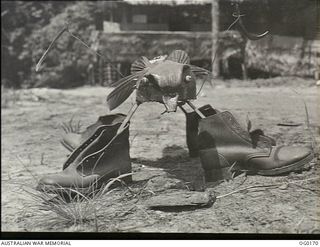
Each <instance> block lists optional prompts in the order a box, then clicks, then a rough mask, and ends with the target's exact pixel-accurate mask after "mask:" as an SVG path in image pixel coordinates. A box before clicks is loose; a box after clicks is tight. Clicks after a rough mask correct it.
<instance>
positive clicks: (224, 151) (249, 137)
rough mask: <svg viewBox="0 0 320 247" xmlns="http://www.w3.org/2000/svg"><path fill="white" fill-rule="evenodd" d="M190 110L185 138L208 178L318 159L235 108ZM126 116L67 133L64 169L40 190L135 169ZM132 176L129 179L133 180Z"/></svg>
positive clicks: (269, 171) (86, 183)
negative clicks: (237, 114) (251, 124)
mask: <svg viewBox="0 0 320 247" xmlns="http://www.w3.org/2000/svg"><path fill="white" fill-rule="evenodd" d="M199 110H200V111H201V112H202V113H203V115H204V116H205V118H203V119H201V118H200V117H199V115H198V114H197V113H195V112H191V113H187V112H185V114H186V132H187V134H186V138H187V146H188V148H189V154H190V156H191V157H197V156H199V157H200V160H201V164H202V167H203V169H204V172H205V178H206V181H207V182H218V181H221V180H224V179H229V178H231V177H232V176H233V174H234V173H235V172H239V171H243V170H245V171H248V172H250V173H254V174H260V175H279V174H282V173H287V172H290V171H293V170H296V169H299V168H301V167H302V166H303V165H304V164H306V163H308V162H309V161H311V160H312V158H313V153H312V151H311V150H310V149H309V148H306V147H288V146H277V145H276V143H275V141H274V140H273V139H272V138H270V137H267V136H265V135H264V134H263V132H262V131H261V130H256V131H253V132H251V133H249V132H248V131H246V130H244V129H243V128H242V127H241V126H240V125H239V123H238V122H237V120H236V119H235V118H234V117H233V115H232V114H231V113H230V112H227V111H225V112H219V111H217V110H215V109H213V108H212V107H211V106H210V105H205V106H203V107H201V108H199ZM124 118H125V115H122V114H115V115H106V116H102V117H100V118H99V119H98V121H97V122H96V123H95V124H93V125H91V126H89V127H88V128H87V129H86V130H85V131H84V132H82V133H72V132H70V133H68V134H67V135H65V137H64V139H63V141H62V144H63V145H64V146H65V147H66V148H67V149H69V150H70V151H72V153H71V154H70V156H69V157H68V159H67V161H66V162H65V163H64V165H63V170H62V171H61V172H59V173H56V174H52V175H47V176H45V177H43V178H42V179H41V180H40V182H39V184H38V189H40V190H45V189H50V190H51V191H54V190H55V189H68V188H72V189H76V190H77V191H80V192H81V193H86V192H88V191H90V188H92V185H95V188H96V189H98V188H99V187H101V185H102V184H104V183H106V182H107V181H108V180H109V179H110V178H115V177H117V176H119V175H120V174H125V173H130V172H131V161H130V155H129V124H127V126H126V127H125V128H124V130H123V131H122V132H121V133H119V134H117V131H118V128H119V126H120V125H121V123H122V121H123V120H124ZM130 181H131V176H128V177H126V178H125V182H130Z"/></svg>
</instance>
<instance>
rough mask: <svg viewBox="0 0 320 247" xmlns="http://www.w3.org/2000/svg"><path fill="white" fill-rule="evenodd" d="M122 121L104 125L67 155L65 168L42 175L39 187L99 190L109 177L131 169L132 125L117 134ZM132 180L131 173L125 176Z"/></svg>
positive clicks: (128, 180) (88, 191)
mask: <svg viewBox="0 0 320 247" xmlns="http://www.w3.org/2000/svg"><path fill="white" fill-rule="evenodd" d="M120 125H121V123H115V124H111V125H101V126H99V127H98V128H97V129H96V130H95V131H94V133H93V134H92V135H91V136H89V138H87V140H85V141H84V142H83V143H82V144H81V145H80V146H79V147H78V148H76V149H75V150H74V151H73V152H72V153H71V154H70V156H69V157H68V159H67V161H66V162H65V163H64V165H63V170H62V171H61V172H59V173H56V174H51V175H47V176H45V177H43V178H42V179H41V180H40V181H39V184H38V187H37V189H38V190H46V191H50V192H56V191H61V190H64V189H66V190H67V189H73V190H76V191H78V192H80V193H82V194H88V193H91V192H92V189H94V190H97V189H99V188H100V187H101V186H102V184H104V183H106V182H107V181H108V180H109V179H111V178H115V177H118V176H119V175H120V174H126V173H130V172H131V161H130V156H129V124H127V126H126V127H125V128H124V130H123V131H122V132H121V133H120V134H117V130H118V128H119V127H120ZM124 181H125V182H131V176H128V177H126V178H125V179H124Z"/></svg>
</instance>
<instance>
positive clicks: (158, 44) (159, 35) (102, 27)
mask: <svg viewBox="0 0 320 247" xmlns="http://www.w3.org/2000/svg"><path fill="white" fill-rule="evenodd" d="M211 2H212V0H162V1H161V0H122V1H99V2H98V3H97V12H98V13H97V16H96V23H97V25H96V26H97V30H98V31H99V34H98V35H97V36H96V43H97V44H96V46H97V47H98V48H97V49H99V51H101V52H102V53H104V54H105V55H106V56H107V57H109V58H110V59H112V61H114V63H115V64H114V66H117V67H118V68H120V69H121V71H122V73H123V74H128V73H129V69H130V64H131V63H132V62H133V61H134V60H135V59H136V58H138V57H139V56H141V55H144V56H147V57H149V58H152V57H154V56H158V55H161V54H166V53H168V52H170V51H172V50H174V49H184V50H186V51H187V52H188V53H189V55H190V57H191V60H192V62H193V63H194V64H197V65H200V66H205V67H207V68H210V62H211V57H212V54H211V44H212V41H211V38H212V36H211V35H212V34H211V31H212V23H211V20H212V18H211V16H212V13H213V12H212V8H211ZM235 2H237V3H241V10H242V12H243V13H245V17H244V18H243V21H244V24H245V26H246V27H247V29H248V30H249V31H251V32H257V33H261V32H263V31H265V30H266V29H268V30H270V35H269V37H268V38H265V39H263V40H261V41H258V42H249V53H248V54H249V56H248V57H244V52H241V51H242V50H243V49H247V48H246V47H247V46H248V42H247V40H244V37H243V36H242V35H241V34H240V33H239V32H238V31H236V30H234V29H232V30H231V31H228V32H224V30H226V29H227V28H228V26H229V25H230V24H231V23H232V22H233V21H234V17H233V16H232V13H233V11H234V7H233V5H232V4H233V3H235ZM318 7H319V6H318V5H317V1H316V0H220V1H219V10H218V11H217V13H218V15H219V31H220V33H219V37H218V41H219V51H218V55H219V61H218V62H219V64H220V70H221V73H222V75H225V76H230V74H232V75H231V76H238V77H239V76H241V75H242V71H241V64H242V63H245V64H248V65H250V66H251V67H252V68H253V70H257V71H259V68H254V66H255V65H257V64H259V61H258V63H257V61H256V59H255V57H257V54H256V51H255V52H252V49H257V50H258V51H259V50H262V51H263V50H269V51H270V49H272V47H270V45H271V46H273V44H274V43H276V46H277V49H278V50H279V49H281V50H283V51H284V52H289V51H290V49H292V48H294V49H295V50H296V51H297V52H296V53H299V52H300V53H301V52H302V53H306V51H307V50H309V51H311V50H314V47H315V46H317V42H313V41H314V40H316V38H317V35H318V33H319V32H318V31H317V27H318V25H317V22H316V19H317V10H319V8H318ZM303 46H304V47H303ZM306 46H307V50H306V51H301V49H305V48H306ZM297 47H298V48H297ZM278 50H277V52H278ZM307 53H308V52H307ZM309 53H310V52H309ZM309 53H308V54H309ZM311 53H312V54H311ZM311 53H310V54H311V55H310V54H309V55H308V56H309V58H310V59H311V57H313V56H314V54H313V53H314V52H311ZM261 54H264V53H263V52H262V53H261ZM250 55H253V56H255V57H253V58H251V57H250ZM264 55H265V54H264ZM297 56H300V57H301V54H300V55H299V54H298V55H297ZM304 56H305V54H304ZM258 57H259V56H258ZM259 58H260V57H259ZM250 59H251V60H250ZM297 59H299V58H297ZM297 59H296V60H297ZM303 59H304V60H305V58H303ZM310 59H309V60H310ZM260 61H261V59H260ZM295 62H296V61H295ZM260 63H262V64H263V63H265V61H263V60H262V61H261V62H260ZM309 63H311V64H312V63H313V60H312V59H311V60H310V61H309ZM275 64H276V63H275ZM289 64H290V63H289ZM250 66H249V67H250ZM259 66H260V65H259ZM286 66H287V65H286V64H285V65H284V68H283V69H282V70H284V71H281V69H280V71H279V69H278V70H277V71H265V72H266V73H269V72H270V73H271V72H272V73H271V74H283V73H285V70H286V68H285V67H286ZM308 66H309V65H308ZM308 66H307V67H308ZM310 66H311V65H310ZM310 66H309V67H310ZM95 67H96V68H97V66H95ZM98 67H99V69H98V71H99V72H98V74H99V75H100V77H101V73H102V74H104V75H108V77H109V79H107V81H110V80H111V81H113V80H116V79H119V78H118V75H117V74H116V73H113V74H112V75H109V74H110V73H111V72H110V73H109V72H102V70H107V71H112V69H110V65H105V64H102V63H101V61H100V64H99V66H98ZM269 67H270V68H272V66H269ZM276 67H279V66H278V65H276ZM280 67H281V66H280ZM311 67H312V66H311ZM270 68H269V69H270ZM249 69H250V68H249ZM262 69H263V70H266V66H263V67H262ZM96 71H97V69H96ZM291 71H294V70H292V69H291ZM273 72H274V73H273ZM290 73H292V72H290ZM228 74H229V75H228ZM304 74H309V73H308V72H306V73H304ZM104 81H106V80H104Z"/></svg>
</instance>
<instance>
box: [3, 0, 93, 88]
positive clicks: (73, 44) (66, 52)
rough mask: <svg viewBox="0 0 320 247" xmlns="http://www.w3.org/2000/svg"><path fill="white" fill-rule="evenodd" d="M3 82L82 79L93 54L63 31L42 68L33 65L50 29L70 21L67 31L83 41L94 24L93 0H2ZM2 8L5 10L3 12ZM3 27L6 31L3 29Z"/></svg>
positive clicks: (51, 83) (67, 83) (72, 82)
mask: <svg viewBox="0 0 320 247" xmlns="http://www.w3.org/2000/svg"><path fill="white" fill-rule="evenodd" d="M1 5H2V9H4V11H3V12H2V13H4V16H2V19H3V20H4V21H5V23H4V25H3V30H2V37H1V38H2V41H3V43H5V45H4V46H3V48H2V52H3V53H2V54H3V55H2V64H1V67H2V69H3V71H5V73H4V75H3V76H2V78H3V79H2V84H3V85H4V86H10V87H39V86H46V87H56V88H61V87H64V88H66V87H72V86H78V85H82V84H83V83H84V82H85V81H86V79H87V73H86V71H87V69H86V68H87V66H88V64H89V63H90V61H91V60H92V58H93V56H92V55H91V54H90V52H89V51H88V50H87V49H86V48H85V47H84V46H83V45H82V44H81V43H80V42H79V41H77V40H75V39H74V38H72V37H71V36H70V35H68V34H67V33H65V34H63V35H62V36H61V37H60V39H59V40H58V41H57V43H56V45H55V46H54V47H53V49H52V50H51V52H50V53H49V55H48V57H47V58H46V61H45V63H44V64H43V66H42V67H43V69H42V71H40V72H38V73H36V72H35V65H36V63H37V62H38V60H39V59H40V57H41V56H42V54H43V53H44V51H45V50H46V49H47V47H48V46H49V44H50V42H51V41H52V40H53V38H54V37H55V35H56V34H57V33H58V32H59V31H60V30H61V29H62V28H63V27H64V26H65V25H66V23H67V22H68V23H70V31H71V32H73V33H74V34H77V35H78V36H80V37H81V38H82V39H83V40H85V41H86V42H88V40H89V38H90V36H91V33H92V31H93V30H94V25H93V24H94V11H95V9H96V6H95V3H94V2H51V1H50V2H45V3H44V2H12V3H11V2H10V3H9V2H4V3H2V2H1ZM5 11H6V12H5ZM3 31H5V32H3Z"/></svg>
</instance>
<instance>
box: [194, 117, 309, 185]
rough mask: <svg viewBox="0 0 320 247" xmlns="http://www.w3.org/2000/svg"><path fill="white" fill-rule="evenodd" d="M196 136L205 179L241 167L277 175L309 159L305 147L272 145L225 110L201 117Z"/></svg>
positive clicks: (211, 179) (223, 175)
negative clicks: (252, 132)
mask: <svg viewBox="0 0 320 247" xmlns="http://www.w3.org/2000/svg"><path fill="white" fill-rule="evenodd" d="M252 137H254V138H253V139H252ZM198 138H199V139H198V142H199V156H200V160H201V163H202V167H203V169H204V171H205V176H206V181H207V182H216V181H220V180H224V179H230V178H232V176H233V173H234V172H239V171H243V170H245V171H248V172H249V173H252V174H259V175H280V174H283V173H287V172H290V171H293V170H297V169H299V168H301V167H302V166H303V165H305V164H306V163H308V162H310V161H311V160H312V159H313V152H312V150H311V149H309V148H306V147H289V146H282V145H281V146H276V145H274V144H275V143H273V142H272V139H270V138H268V137H266V136H264V135H259V134H257V133H256V134H255V135H251V136H250V134H249V133H248V131H246V130H244V129H243V128H242V127H241V126H240V125H239V123H238V122H237V121H236V119H235V118H234V117H233V115H232V114H231V113H230V112H227V111H225V112H221V113H217V114H214V115H212V116H209V117H207V118H204V119H201V120H200V122H199V136H198Z"/></svg>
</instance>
